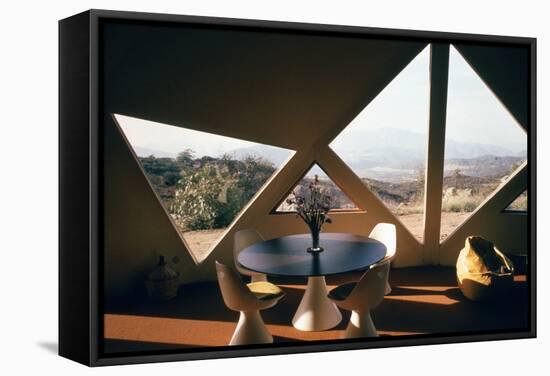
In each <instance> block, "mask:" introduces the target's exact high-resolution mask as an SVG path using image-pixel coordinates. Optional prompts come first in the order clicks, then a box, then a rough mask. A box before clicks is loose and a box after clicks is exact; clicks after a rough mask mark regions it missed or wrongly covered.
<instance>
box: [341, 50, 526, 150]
mask: <svg viewBox="0 0 550 376" xmlns="http://www.w3.org/2000/svg"><path fill="white" fill-rule="evenodd" d="M429 59H430V49H429V46H428V47H426V48H425V49H424V50H423V51H422V52H420V54H418V55H417V57H416V58H414V59H413V60H412V61H411V63H409V65H408V66H407V67H405V69H404V70H403V71H402V72H401V73H400V74H399V75H398V76H396V77H395V78H394V79H393V81H392V82H390V84H389V85H388V86H386V88H384V90H383V91H382V92H381V93H380V94H379V95H378V96H377V97H376V98H375V99H374V100H373V101H372V102H371V103H369V104H368V105H367V107H365V109H364V110H363V111H362V112H361V113H360V114H359V115H358V116H357V117H356V118H355V119H354V120H353V121H352V122H351V123H350V125H348V127H347V128H346V129H344V131H342V133H340V135H339V137H337V138H336V139H335V140H334V141H333V142H332V143H331V147H333V149H335V150H336V151H337V149H340V148H342V149H343V148H345V147H346V141H347V139H349V140H350V141H351V140H353V139H356V138H357V137H361V135H362V134H364V132H366V131H368V130H375V129H381V128H384V127H391V128H397V129H404V130H409V131H413V132H416V133H422V134H427V131H428V115H429V63H430V61H429ZM447 96H448V97H447V123H446V138H447V139H451V140H454V141H459V142H473V143H480V144H490V145H499V146H504V147H510V148H513V150H514V151H518V152H519V151H521V150H522V149H526V142H527V138H526V133H525V131H524V130H523V128H521V127H520V126H519V125H518V124H517V122H516V121H515V119H514V118H513V117H512V116H511V115H510V114H509V113H508V111H507V110H506V108H505V107H503V106H502V104H501V103H500V101H499V100H498V99H497V98H496V97H495V96H494V95H493V93H492V92H491V91H490V89H489V88H488V87H487V86H486V85H485V83H484V82H483V81H482V80H481V79H480V78H479V76H478V75H477V74H476V73H475V72H474V71H473V70H472V68H471V67H470V66H469V64H468V63H467V62H466V60H464V58H463V57H462V55H460V53H459V52H458V51H457V50H456V49H455V48H454V47H452V46H451V48H450V55H449V82H448V93H447Z"/></svg>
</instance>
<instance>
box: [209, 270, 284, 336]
mask: <svg viewBox="0 0 550 376" xmlns="http://www.w3.org/2000/svg"><path fill="white" fill-rule="evenodd" d="M216 273H217V275H218V284H219V285H220V290H221V292H222V297H223V301H224V303H225V305H226V306H227V308H229V309H231V310H233V311H237V312H240V317H239V322H238V323H237V328H236V329H235V332H234V333H233V336H232V337H231V341H230V342H229V345H231V346H232V345H247V344H257V343H272V342H273V336H272V335H271V334H270V333H269V331H268V330H267V327H266V326H265V324H264V321H263V320H262V316H261V315H260V311H261V310H264V309H267V308H271V307H273V306H274V305H275V304H277V302H278V301H279V299H281V298H282V297H283V296H284V292H283V291H282V290H281V289H280V288H279V287H278V286H276V285H274V284H272V283H269V282H265V281H260V282H251V283H249V284H245V283H244V282H243V280H242V278H241V276H240V275H239V274H238V273H237V272H236V271H235V270H233V269H232V268H230V267H228V266H226V265H224V264H221V263H219V262H218V261H216Z"/></svg>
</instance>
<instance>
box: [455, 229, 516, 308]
mask: <svg viewBox="0 0 550 376" xmlns="http://www.w3.org/2000/svg"><path fill="white" fill-rule="evenodd" d="M456 276H457V280H458V285H459V287H460V290H461V291H462V293H463V294H464V296H466V297H467V298H468V299H471V300H483V299H486V298H489V297H494V296H495V295H498V294H501V293H505V292H506V291H507V289H508V288H510V287H511V285H512V284H513V281H514V265H513V264H512V261H510V259H509V258H508V257H506V256H505V255H504V254H503V253H502V252H500V251H499V250H498V249H497V247H495V246H494V244H493V243H491V242H490V241H488V240H485V239H483V238H481V237H478V236H469V237H468V238H466V242H465V245H464V248H463V249H462V250H461V251H460V254H459V256H458V259H457V262H456Z"/></svg>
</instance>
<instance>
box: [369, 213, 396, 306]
mask: <svg viewBox="0 0 550 376" xmlns="http://www.w3.org/2000/svg"><path fill="white" fill-rule="evenodd" d="M369 238H372V239H376V240H378V241H379V242H381V243H382V244H384V245H385V246H386V256H384V258H383V259H382V260H380V261H379V262H377V263H376V264H375V265H373V267H376V266H378V265H382V264H388V278H389V268H390V265H391V262H392V260H393V259H394V258H395V253H396V251H397V235H396V231H395V225H394V224H392V223H378V224H377V225H376V226H374V228H373V229H372V231H371V233H370V235H369ZM384 293H385V294H386V295H388V294H389V293H391V286H390V283H389V281H388V280H386V288H385V292H384Z"/></svg>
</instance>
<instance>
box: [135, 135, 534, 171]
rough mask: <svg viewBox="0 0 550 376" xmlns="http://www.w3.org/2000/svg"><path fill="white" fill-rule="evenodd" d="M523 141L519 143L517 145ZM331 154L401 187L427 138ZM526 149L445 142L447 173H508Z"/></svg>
mask: <svg viewBox="0 0 550 376" xmlns="http://www.w3.org/2000/svg"><path fill="white" fill-rule="evenodd" d="M518 141H521V140H518ZM330 146H331V147H332V149H333V150H334V151H335V152H336V153H337V154H338V155H339V156H340V157H341V158H342V160H344V161H345V162H346V163H347V164H348V165H349V166H350V167H351V168H352V169H353V170H354V171H355V173H356V174H358V175H359V176H361V177H369V178H371V179H379V180H385V181H389V182H400V181H407V180H411V179H415V178H416V177H417V176H418V173H419V170H421V169H423V166H424V164H425V159H426V153H427V148H426V147H427V136H426V135H425V134H421V133H417V132H412V131H407V130H404V129H398V128H383V129H374V130H365V131H363V132H360V133H359V132H356V133H355V134H354V137H346V139H345V141H342V140H339V139H338V138H337V139H336V141H335V142H333V143H332V144H331V145H330ZM525 147H526V145H521V144H519V143H518V144H515V145H504V146H499V145H491V144H482V143H474V142H461V141H455V140H447V141H446V143H445V159H446V163H445V167H446V171H445V173H446V174H449V173H451V172H453V171H455V170H456V169H459V170H460V171H461V172H462V173H464V174H469V175H471V176H493V177H498V176H502V175H503V174H506V173H507V172H508V171H509V169H510V168H511V167H512V166H513V165H514V164H519V163H521V162H522V161H523V160H525V159H526V155H527V151H526V148H525ZM136 153H137V154H138V155H139V156H148V155H155V156H157V157H172V158H173V157H175V155H172V154H170V153H163V152H161V151H155V150H151V149H146V148H139V147H136ZM230 154H231V155H233V156H234V157H235V158H243V157H245V156H248V155H257V156H262V157H263V158H265V159H267V160H269V161H271V162H272V163H273V164H274V165H275V166H280V165H281V164H282V163H284V162H285V161H286V160H287V159H288V157H289V156H290V155H291V151H289V150H286V149H282V148H276V147H272V146H268V145H261V144H259V145H255V146H251V147H246V148H239V149H234V150H232V151H231V152H230Z"/></svg>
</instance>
